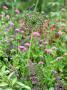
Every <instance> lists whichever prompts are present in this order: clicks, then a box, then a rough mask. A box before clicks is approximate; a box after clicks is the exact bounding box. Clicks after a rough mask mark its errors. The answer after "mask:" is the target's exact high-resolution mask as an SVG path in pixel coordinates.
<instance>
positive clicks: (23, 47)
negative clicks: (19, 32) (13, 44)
mask: <svg viewBox="0 0 67 90" xmlns="http://www.w3.org/2000/svg"><path fill="white" fill-rule="evenodd" d="M18 48H19V49H20V50H22V51H26V50H27V49H26V47H25V46H18Z"/></svg>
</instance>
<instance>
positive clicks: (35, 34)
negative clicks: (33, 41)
mask: <svg viewBox="0 0 67 90" xmlns="http://www.w3.org/2000/svg"><path fill="white" fill-rule="evenodd" d="M32 35H33V36H35V37H36V36H40V33H39V32H33V33H32Z"/></svg>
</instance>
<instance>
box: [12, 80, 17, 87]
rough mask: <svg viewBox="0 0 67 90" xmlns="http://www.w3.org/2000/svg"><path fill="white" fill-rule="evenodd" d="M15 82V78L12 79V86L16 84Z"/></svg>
mask: <svg viewBox="0 0 67 90" xmlns="http://www.w3.org/2000/svg"><path fill="white" fill-rule="evenodd" d="M16 81H17V78H14V79H13V80H12V86H13V85H14V84H15V83H16Z"/></svg>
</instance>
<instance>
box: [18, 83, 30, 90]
mask: <svg viewBox="0 0 67 90" xmlns="http://www.w3.org/2000/svg"><path fill="white" fill-rule="evenodd" d="M17 84H18V85H19V86H21V87H22V88H26V89H27V90H31V88H30V87H29V86H27V85H25V84H23V83H21V82H17Z"/></svg>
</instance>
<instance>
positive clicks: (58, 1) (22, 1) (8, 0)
mask: <svg viewBox="0 0 67 90" xmlns="http://www.w3.org/2000/svg"><path fill="white" fill-rule="evenodd" d="M2 5H7V6H8V7H9V8H18V9H20V10H21V11H23V10H27V9H28V10H35V11H39V12H43V11H44V12H46V13H49V12H51V11H58V10H60V9H61V8H67V0H0V7H1V6H2Z"/></svg>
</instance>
